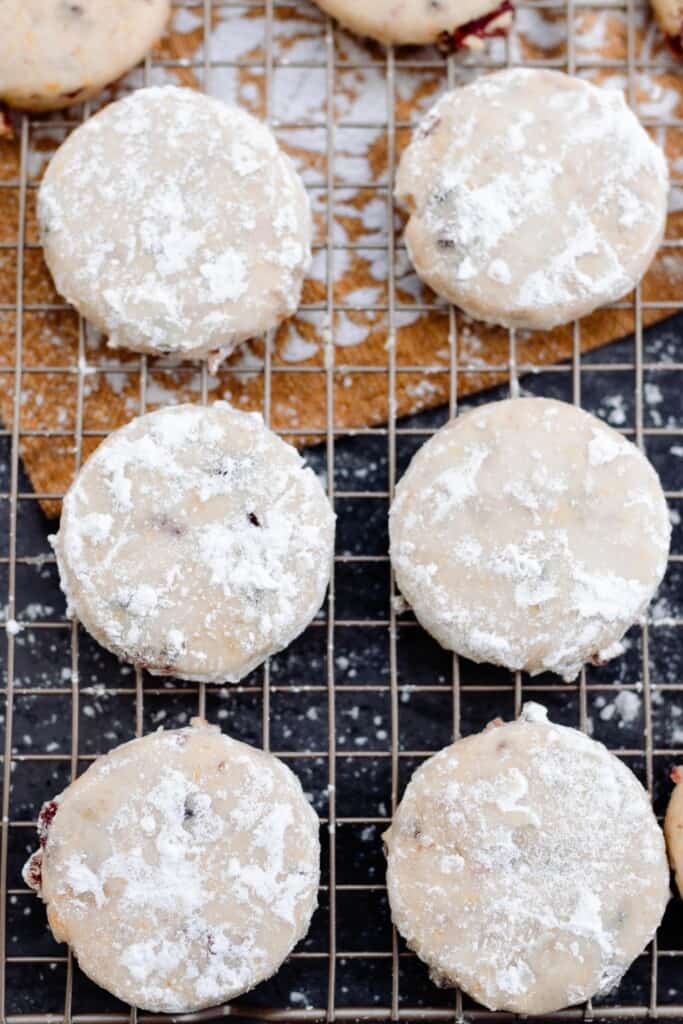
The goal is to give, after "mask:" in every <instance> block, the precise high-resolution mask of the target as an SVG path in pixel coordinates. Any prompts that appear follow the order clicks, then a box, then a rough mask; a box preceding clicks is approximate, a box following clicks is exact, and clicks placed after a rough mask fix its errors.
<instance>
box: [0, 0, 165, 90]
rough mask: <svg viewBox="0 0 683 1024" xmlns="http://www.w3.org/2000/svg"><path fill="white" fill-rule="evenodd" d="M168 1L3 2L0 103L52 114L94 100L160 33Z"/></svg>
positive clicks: (1, 15) (138, 57) (149, 47)
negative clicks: (46, 111) (63, 108)
mask: <svg viewBox="0 0 683 1024" xmlns="http://www.w3.org/2000/svg"><path fill="white" fill-rule="evenodd" d="M170 10H171V5H170V2H169V0H145V2H144V3H140V0H116V3H111V2H110V0H21V2H19V0H4V2H3V3H2V4H0V99H2V100H5V102H6V103H9V104H10V105H11V106H14V107H22V108H24V109H26V110H57V109H59V108H60V107H69V106H71V105H72V104H73V103H80V102H81V101H82V100H86V99H89V98H90V97H91V96H94V95H95V94H96V93H98V92H99V91H100V90H101V89H103V88H104V86H105V85H108V84H109V83H110V82H113V81H114V80H115V79H117V78H119V77H120V76H121V75H123V74H124V73H125V72H126V71H128V70H129V69H130V68H132V67H133V66H134V65H135V64H137V63H138V61H140V60H142V58H143V57H144V56H145V54H146V53H147V52H148V51H149V50H150V49H151V48H152V46H153V45H154V43H155V42H156V41H157V39H159V37H160V36H161V34H162V32H163V30H164V27H165V25H166V22H167V21H168V17H169V14H170Z"/></svg>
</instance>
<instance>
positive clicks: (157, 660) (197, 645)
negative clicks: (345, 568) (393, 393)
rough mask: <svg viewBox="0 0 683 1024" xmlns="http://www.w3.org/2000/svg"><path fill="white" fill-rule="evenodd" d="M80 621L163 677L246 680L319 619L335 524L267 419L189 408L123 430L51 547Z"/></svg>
mask: <svg viewBox="0 0 683 1024" xmlns="http://www.w3.org/2000/svg"><path fill="white" fill-rule="evenodd" d="M52 542H53V546H54V549H55V553H56V555H57V563H58V566H59V574H60V580H61V584H62V589H63V590H64V592H65V594H66V597H67V602H68V606H69V611H70V613H71V614H72V615H75V616H77V617H78V618H79V619H80V621H81V622H82V623H83V625H84V626H85V628H86V629H87V630H88V632H90V633H91V634H92V635H93V636H94V637H95V639H96V640H98V641H99V643H101V644H102V645H103V646H104V647H106V648H107V649H108V650H110V651H113V653H114V654H116V655H118V656H119V657H120V658H122V659H124V660H125V661H130V662H132V663H133V664H135V665H137V666H140V667H142V668H146V669H147V670H148V671H150V672H152V673H153V674H156V675H174V676H178V677H181V678H184V679H196V680H199V681H203V682H236V681H238V680H239V679H241V678H242V677H243V676H245V675H246V674H247V673H248V672H250V671H251V670H252V669H253V668H255V667H256V666H257V665H259V664H260V663H261V662H262V661H264V660H265V659H266V658H267V657H268V656H269V655H271V654H274V653H275V652H276V651H279V650H281V649H282V648H284V647H286V646H287V645H288V644H289V643H291V641H292V640H294V639H295V637H297V636H298V635H299V633H301V632H302V631H303V630H304V629H305V628H306V626H307V625H308V624H309V623H310V621H311V620H312V619H313V617H314V616H315V614H316V612H317V611H318V609H319V607H320V605H321V603H322V600H323V597H324V594H325V589H326V587H327V583H328V580H329V576H330V567H331V564H332V557H333V550H334V513H333V511H332V508H331V506H330V502H329V500H328V498H327V496H326V494H325V492H324V490H323V488H322V486H321V484H320V482H319V480H318V478H317V477H316V476H315V474H314V473H313V471H312V470H311V469H310V468H308V467H306V466H305V465H304V462H303V459H302V458H301V456H300V455H299V453H298V452H297V451H296V449H295V448H293V447H292V446H291V445H289V444H286V443H285V442H284V441H282V440H281V439H280V438H279V437H277V435H276V434H274V433H273V432H272V431H270V430H268V429H267V428H266V426H265V425H264V423H263V420H262V418H261V416H260V415H259V414H258V413H244V412H238V411H237V410H235V409H232V408H231V407H230V406H229V405H227V403H225V402H216V403H215V404H214V405H212V406H208V407H202V406H198V405H178V406H170V407H168V408H164V409H159V410H157V411H156V412H152V413H148V414H147V415H145V416H140V417H138V418H137V419H134V420H132V421H131V422H130V423H128V424H126V426H125V427H121V428H120V429H119V430H116V431H114V433H113V434H110V435H109V437H108V438H106V440H105V441H103V443H102V444H101V445H100V446H99V448H97V449H96V451H95V452H94V453H93V454H92V455H91V456H90V458H89V459H88V460H87V462H86V463H85V465H84V466H83V468H82V469H81V471H80V473H79V474H78V476H77V478H76V480H75V481H74V483H73V485H72V486H71V488H70V490H69V491H68V493H67V495H66V497H65V499H64V507H63V511H62V518H61V522H60V527H59V532H58V533H57V534H56V536H55V537H54V538H52Z"/></svg>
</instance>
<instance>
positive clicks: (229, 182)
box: [38, 86, 311, 365]
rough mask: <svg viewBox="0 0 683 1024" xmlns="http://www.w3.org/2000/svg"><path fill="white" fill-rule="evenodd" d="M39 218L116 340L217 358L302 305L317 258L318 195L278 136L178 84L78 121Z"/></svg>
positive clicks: (64, 269) (68, 286) (44, 192)
mask: <svg viewBox="0 0 683 1024" xmlns="http://www.w3.org/2000/svg"><path fill="white" fill-rule="evenodd" d="M38 217H39V221H40V226H41V237H42V241H43V246H44V249H45V259H46V261H47V264H48V267H49V268H50V271H51V273H52V275H53V277H54V279H55V284H56V286H57V289H58V290H59V291H60V292H61V294H62V295H64V296H65V297H66V298H67V299H68V300H69V301H70V302H72V303H73V304H74V305H75V306H76V308H77V309H78V310H79V312H80V313H82V314H83V316H85V317H87V318H88V319H89V320H91V321H92V322H93V323H94V324H95V326H96V327H98V328H99V329H100V330H101V331H103V332H104V333H106V334H107V335H108V339H109V344H110V345H111V346H112V347H119V346H124V347H127V348H131V349H133V350H134V351H136V352H148V353H151V354H163V353H172V354H174V355H179V356H183V357H185V358H209V359H210V361H211V364H212V365H216V364H217V363H218V362H219V361H220V359H222V358H223V357H224V356H225V355H227V354H228V353H229V352H230V351H232V349H233V348H234V347H235V346H236V345H237V344H239V343H240V342H241V341H244V340H245V339H247V338H250V337H252V336H254V335H258V334H262V333H263V332H264V331H266V330H268V329H269V328H271V327H275V326H277V324H279V323H280V321H282V320H283V319H285V318H286V317H288V316H290V315H291V314H292V313H293V312H294V311H295V310H296V308H297V306H298V303H299V298H300V294H301V286H302V281H303V277H304V274H305V272H306V271H307V269H308V267H309V264H310V259H311V253H310V243H311V218H310V210H309V205H308V199H307V197H306V193H305V191H304V188H303V185H302V183H301V180H300V178H299V176H298V174H297V173H296V171H295V169H294V167H293V165H292V163H291V161H290V160H289V158H288V157H287V156H286V155H285V154H284V153H282V152H281V151H280V150H279V148H278V146H277V142H276V140H275V137H274V136H273V134H272V132H271V131H270V130H269V129H268V128H267V127H266V126H265V125H264V124H261V122H259V121H257V120H256V119H255V118H253V117H252V116H251V115H250V114H247V113H246V112H245V111H243V110H240V109H239V108H238V107H234V106H231V105H229V104H226V103H223V102H221V101H220V100H216V99H213V98H211V97H209V96H205V95H203V94H202V93H198V92H194V91H193V90H192V89H180V88H177V87H175V86H165V87H152V88H149V89H139V90H138V91H137V92H135V93H133V94H132V95H131V96H129V97H127V98H126V99H123V100H120V101H119V102H117V103H113V104H111V106H109V107H106V108H105V109H104V110H103V111H102V112H101V113H99V114H97V115H96V116H95V117H93V118H91V119H90V120H89V121H87V122H86V123H85V124H84V125H82V126H80V127H79V128H78V129H76V131H75V132H73V133H72V134H71V135H70V136H69V138H68V139H67V140H66V142H64V143H63V145H62V146H60V148H59V149H58V151H57V152H56V153H55V155H54V157H53V158H52V160H51V161H50V165H49V167H48V169H47V171H46V172H45V177H44V179H43V182H42V184H41V187H40V191H39V196H38Z"/></svg>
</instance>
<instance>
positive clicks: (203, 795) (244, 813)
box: [41, 723, 319, 1012]
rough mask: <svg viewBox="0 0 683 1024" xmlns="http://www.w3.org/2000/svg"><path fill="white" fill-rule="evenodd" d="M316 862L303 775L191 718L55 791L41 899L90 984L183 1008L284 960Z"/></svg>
mask: <svg viewBox="0 0 683 1024" xmlns="http://www.w3.org/2000/svg"><path fill="white" fill-rule="evenodd" d="M318 858H319V848H318V823H317V818H316V816H315V814H314V813H313V811H312V810H311V808H310V807H309V806H308V804H307V802H306V800H305V798H304V796H303V793H302V791H301V787H300V785H299V783H298V781H297V780H296V778H295V776H293V775H292V773H291V772H290V771H289V770H288V769H287V768H285V766H284V765H283V764H281V763H279V762H278V761H276V760H275V759H274V758H273V757H271V756H270V755H268V754H264V753H262V752H261V751H257V750H254V749H252V748H250V747H247V746H245V745H244V744H241V743H236V742H235V741H233V740H231V739H229V738H228V737H226V736H223V735H221V734H220V732H219V731H218V730H217V729H216V728H215V727H207V726H206V725H204V724H202V723H196V724H195V725H193V726H192V727H191V728H189V729H183V730H180V731H178V732H175V733H174V732H169V733H161V732H159V733H154V734H152V735H150V736H147V737H145V738H144V739H142V740H137V741H134V742H133V743H129V744H126V745H124V746H122V747H119V748H117V749H116V750H114V751H113V752H112V753H111V754H109V755H107V756H106V757H104V758H102V759H100V760H99V761H97V763H96V764H95V765H94V766H93V767H92V768H90V769H89V770H88V772H87V773H86V774H85V775H84V776H83V777H82V778H81V779H79V780H78V782H77V783H76V784H75V785H73V786H72V787H70V788H69V789H68V790H66V791H65V792H64V793H63V794H62V795H61V797H59V803H58V809H57V813H56V814H54V815H53V816H52V818H51V822H50V825H49V828H48V829H47V832H46V841H45V845H44V848H43V855H42V864H41V874H42V886H41V895H42V896H43V899H44V900H45V901H46V902H47V904H48V913H49V915H50V921H51V923H52V925H53V930H55V929H56V933H57V937H58V938H60V939H65V940H67V941H69V942H70V943H71V944H72V946H73V948H74V951H75V953H76V955H77V956H78V958H79V962H80V965H81V967H82V968H83V969H84V970H85V971H86V973H88V974H89V975H90V976H91V977H92V978H93V979H94V980H95V981H97V982H98V983H100V984H102V985H103V986H104V987H105V988H108V989H109V990H110V991H112V992H114V993H115V994H116V995H118V996H119V997H120V998H122V999H125V1000H127V1001H129V1002H132V1003H133V1004H134V1005H138V1006H142V1007H144V1008H147V1009H151V1010H159V1011H164V1012H179V1011H186V1010H192V1009H197V1008H199V1007H202V1006H206V1005H210V1004H213V1003H218V1002H220V1001H222V1000H226V999H230V998H233V997H234V996H235V995H238V994H240V993H242V992H244V991H246V990H247V989H248V988H250V987H252V986H253V985H254V984H256V982H258V981H259V980H261V979H262V978H264V977H267V976H268V975H269V974H271V973H272V972H273V971H274V970H276V969H277V967H278V966H279V963H280V962H281V960H282V959H283V958H284V957H285V956H286V954H287V953H288V952H289V950H290V949H291V947H292V945H293V944H294V943H295V942H296V941H297V940H298V939H299V938H300V937H301V935H302V934H303V933H304V932H305V931H306V928H307V927H308V922H309V920H310V916H311V913H312V911H313V909H314V907H315V900H316V890H317V882H318Z"/></svg>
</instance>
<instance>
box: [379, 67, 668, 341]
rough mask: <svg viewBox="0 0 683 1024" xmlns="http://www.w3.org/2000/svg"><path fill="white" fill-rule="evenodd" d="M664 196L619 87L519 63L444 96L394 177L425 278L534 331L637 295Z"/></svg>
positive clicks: (484, 314) (662, 179) (655, 241)
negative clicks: (628, 294)
mask: <svg viewBox="0 0 683 1024" xmlns="http://www.w3.org/2000/svg"><path fill="white" fill-rule="evenodd" d="M667 191H668V172H667V167H666V162H665V159H664V156H663V154H662V152H661V150H660V149H659V147H658V146H657V145H656V144H655V143H654V142H652V140H651V139H650V138H649V137H648V135H647V133H646V132H645V130H644V129H643V128H642V127H641V126H640V124H639V123H638V121H637V119H636V117H635V115H634V114H633V113H632V112H631V111H630V110H629V109H628V107H627V106H626V102H625V100H624V96H623V94H622V93H621V92H619V91H617V90H614V89H601V88H598V87H596V86H594V85H591V84H590V83H588V82H585V81H583V80H581V79H578V78H573V77H571V76H569V75H565V74H562V73H561V72H557V71H547V70H540V69H525V68H514V69H510V70H505V71H498V72H496V73H494V74H492V75H487V76H485V77H483V78H480V79H478V80H477V81H475V82H473V83H472V84H470V85H467V86H465V87H462V88H458V89H454V90H453V91H451V92H448V93H446V95H445V96H443V97H442V98H441V99H440V100H439V101H438V102H437V103H436V104H435V106H434V107H433V108H432V110H431V111H430V112H429V114H428V115H427V116H426V118H425V119H424V120H423V121H422V123H421V125H420V127H419V128H418V130H417V132H416V134H415V137H414V139H413V141H412V143H411V144H410V145H409V147H408V149H407V150H406V152H405V153H404V155H403V157H402V159H401V163H400V166H399V171H398V176H397V184H396V195H397V198H398V200H399V201H400V202H401V203H402V204H403V205H404V206H405V207H406V208H407V210H408V212H409V214H410V217H409V220H408V225H407V227H406V232H405V238H406V243H407V246H408V249H409V252H410V255H411V257H412V260H413V263H414V264H415V269H416V270H417V273H418V274H419V276H420V277H421V278H422V279H423V280H424V281H425V282H426V283H427V284H428V285H429V286H430V287H431V288H433V289H434V291H435V292H437V294H439V295H442V296H443V297H444V298H447V299H449V300H450V301H451V302H453V303H455V304H456V305H458V306H460V307H461V308H462V309H464V310H465V312H467V313H469V314H470V315H471V316H473V317H479V318H480V319H482V320H486V321H489V322H491V323H496V324H501V325H503V326H505V327H530V328H550V327H554V326H555V325H557V324H562V323H567V322H568V321H570V320H572V319H575V318H577V317H581V316H584V315H585V314H587V313H590V312H591V311H592V310H594V309H596V308H597V307H598V306H601V305H603V304H605V303H607V302H612V301H614V300H616V299H618V298H620V297H621V296H622V295H624V294H625V293H626V292H628V291H630V290H631V289H632V288H633V287H634V286H635V284H636V283H637V282H638V281H639V280H640V278H641V276H642V275H643V273H644V272H645V270H646V269H647V267H648V265H649V264H650V261H651V260H652V258H653V256H654V254H655V252H656V250H657V247H658V245H659V243H660V241H661V239H662V236H663V233H664V223H665V217H666V205H667Z"/></svg>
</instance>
